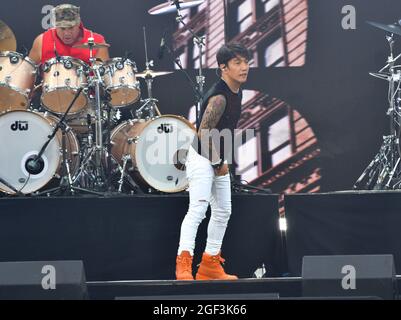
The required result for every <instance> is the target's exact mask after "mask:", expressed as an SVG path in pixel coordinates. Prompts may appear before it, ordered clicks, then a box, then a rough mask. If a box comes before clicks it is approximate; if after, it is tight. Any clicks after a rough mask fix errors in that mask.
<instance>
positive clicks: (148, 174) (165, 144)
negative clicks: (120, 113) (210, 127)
mask: <svg viewBox="0 0 401 320" xmlns="http://www.w3.org/2000/svg"><path fill="white" fill-rule="evenodd" d="M195 134H196V130H195V128H194V127H193V126H192V124H191V123H190V122H189V121H187V120H186V119H184V118H182V117H179V116H174V115H165V116H160V117H157V118H155V119H153V120H149V121H145V120H130V121H127V122H124V123H122V124H120V125H119V126H118V127H116V128H115V129H114V130H113V132H112V134H111V143H112V149H111V153H112V156H113V158H114V159H115V160H116V161H117V162H118V163H119V164H120V165H122V164H123V163H124V159H125V158H127V157H129V158H130V161H129V167H128V172H129V173H130V175H131V176H132V177H133V178H134V180H135V181H136V182H137V183H138V185H139V186H140V187H141V188H142V189H143V190H148V189H149V188H153V189H155V190H158V191H161V192H165V193H177V192H181V191H184V190H185V189H187V188H188V180H187V178H186V173H185V165H184V164H185V161H186V160H185V157H186V154H187V152H188V149H189V147H190V145H191V143H192V141H193V139H194V137H195Z"/></svg>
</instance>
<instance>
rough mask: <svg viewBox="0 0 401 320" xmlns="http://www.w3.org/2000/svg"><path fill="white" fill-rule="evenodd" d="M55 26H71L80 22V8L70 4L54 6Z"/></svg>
mask: <svg viewBox="0 0 401 320" xmlns="http://www.w3.org/2000/svg"><path fill="white" fill-rule="evenodd" d="M53 13H54V17H55V20H54V21H55V22H56V28H71V27H75V26H77V25H79V24H80V23H81V17H80V8H79V7H76V6H74V5H72V4H61V5H59V6H57V7H55V8H54V11H53Z"/></svg>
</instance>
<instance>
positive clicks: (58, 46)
mask: <svg viewBox="0 0 401 320" xmlns="http://www.w3.org/2000/svg"><path fill="white" fill-rule="evenodd" d="M53 14H54V17H55V23H56V28H52V29H49V30H48V31H46V32H44V33H42V34H40V35H39V36H38V37H37V38H36V39H35V41H34V43H33V45H32V49H31V52H30V53H29V58H31V59H32V60H33V61H35V62H36V63H38V64H39V63H42V64H43V63H45V62H46V61H48V60H50V59H52V58H55V57H58V56H69V57H73V58H76V59H80V60H82V61H84V62H85V63H87V64H89V58H90V53H89V49H80V48H73V46H74V45H77V44H83V43H86V42H88V38H94V40H95V43H105V39H104V37H103V36H102V35H100V34H97V33H94V32H92V31H90V30H88V29H86V28H84V25H83V23H82V21H81V17H80V8H79V7H76V6H74V5H71V4H62V5H59V6H57V7H55V8H54V11H53ZM94 56H95V57H96V58H98V59H100V60H102V61H107V60H109V51H108V48H101V49H97V50H94Z"/></svg>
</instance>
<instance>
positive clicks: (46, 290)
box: [0, 261, 88, 300]
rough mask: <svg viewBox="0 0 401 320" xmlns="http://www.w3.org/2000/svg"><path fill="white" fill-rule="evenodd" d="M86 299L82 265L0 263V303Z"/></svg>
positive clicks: (76, 263)
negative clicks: (4, 301)
mask: <svg viewBox="0 0 401 320" xmlns="http://www.w3.org/2000/svg"><path fill="white" fill-rule="evenodd" d="M87 298H88V291H87V287H86V280H85V270H84V265H83V263H82V261H26V262H1V263H0V300H82V299H87Z"/></svg>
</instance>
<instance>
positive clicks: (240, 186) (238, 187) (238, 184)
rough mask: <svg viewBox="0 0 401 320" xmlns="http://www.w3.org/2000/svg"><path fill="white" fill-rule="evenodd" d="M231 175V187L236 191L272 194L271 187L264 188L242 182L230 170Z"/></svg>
mask: <svg viewBox="0 0 401 320" xmlns="http://www.w3.org/2000/svg"><path fill="white" fill-rule="evenodd" d="M230 177H231V189H232V191H233V192H235V193H253V194H254V193H266V194H272V190H271V189H264V188H259V187H255V186H251V185H249V184H242V183H241V182H238V181H237V180H236V179H235V176H234V174H233V173H232V172H231V171H230Z"/></svg>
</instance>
